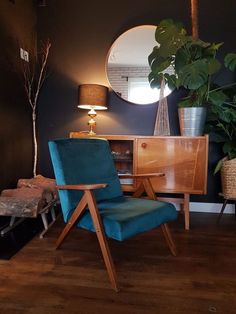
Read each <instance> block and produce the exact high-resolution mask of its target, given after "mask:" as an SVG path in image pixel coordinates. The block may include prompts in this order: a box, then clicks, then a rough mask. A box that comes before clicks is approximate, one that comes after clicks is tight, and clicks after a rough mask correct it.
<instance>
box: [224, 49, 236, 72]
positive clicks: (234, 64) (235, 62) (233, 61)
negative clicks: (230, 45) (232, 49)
mask: <svg viewBox="0 0 236 314" xmlns="http://www.w3.org/2000/svg"><path fill="white" fill-rule="evenodd" d="M224 62H225V66H226V68H228V69H229V70H230V71H234V70H235V68H236V53H228V54H227V55H226V57H225V59H224Z"/></svg>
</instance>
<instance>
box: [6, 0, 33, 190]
mask: <svg viewBox="0 0 236 314" xmlns="http://www.w3.org/2000/svg"><path fill="white" fill-rule="evenodd" d="M35 24H36V12H35V7H34V5H33V3H32V2H31V1H15V3H13V2H10V1H8V0H6V1H0V42H1V54H0V148H1V154H0V156H1V157H0V191H1V190H2V189H6V188H13V187H15V186H16V183H17V180H18V179H19V178H24V177H30V176H32V167H33V165H32V159H33V158H32V156H33V148H32V126H31V108H30V105H29V103H28V102H27V99H26V97H25V91H24V82H23V75H22V73H21V72H20V71H19V64H20V57H19V55H20V46H21V47H22V45H24V47H23V48H25V49H26V47H27V49H28V48H32V38H34V39H35V34H36V29H35ZM33 42H35V40H34V41H33Z"/></svg>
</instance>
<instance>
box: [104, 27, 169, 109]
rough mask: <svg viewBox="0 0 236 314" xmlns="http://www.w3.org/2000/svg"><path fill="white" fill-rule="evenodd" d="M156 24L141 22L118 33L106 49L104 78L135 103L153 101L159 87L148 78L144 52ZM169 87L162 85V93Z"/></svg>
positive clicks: (149, 49)
mask: <svg viewBox="0 0 236 314" xmlns="http://www.w3.org/2000/svg"><path fill="white" fill-rule="evenodd" d="M155 31H156V26H154V25H141V26H137V27H134V28H131V29H130V30H128V31H126V32H125V33H123V34H122V35H120V36H119V37H118V38H117V39H116V40H115V42H114V43H113V45H112V47H111V49H110V50H109V53H108V57H107V64H106V72H107V78H108V81H109V83H110V86H111V88H112V89H113V91H114V92H115V93H116V94H117V95H119V96H120V97H121V98H122V99H124V100H126V101H129V102H131V103H135V104H139V105H147V104H151V103H154V102H157V101H158V100H159V97H160V90H159V89H157V88H154V89H152V88H151V87H150V85H149V82H148V75H149V73H150V67H149V64H148V56H149V54H150V53H151V52H152V50H153V47H154V46H156V45H157V42H156V41H155ZM170 93H171V90H170V89H169V88H168V87H167V86H166V87H165V91H164V95H165V96H167V95H169V94H170Z"/></svg>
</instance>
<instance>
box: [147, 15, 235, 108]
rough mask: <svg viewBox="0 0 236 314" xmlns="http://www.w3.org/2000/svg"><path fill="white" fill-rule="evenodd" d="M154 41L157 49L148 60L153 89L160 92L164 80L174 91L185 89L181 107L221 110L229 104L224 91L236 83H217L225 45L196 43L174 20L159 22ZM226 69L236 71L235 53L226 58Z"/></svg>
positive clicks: (199, 40) (196, 40) (198, 41)
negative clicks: (220, 57)
mask: <svg viewBox="0 0 236 314" xmlns="http://www.w3.org/2000/svg"><path fill="white" fill-rule="evenodd" d="M155 37H156V41H157V45H156V46H155V47H154V48H153V51H152V52H151V54H150V55H149V58H148V61H149V65H150V68H151V73H150V74H149V82H150V85H151V87H153V88H154V87H157V88H160V86H161V82H162V80H163V79H164V81H165V83H166V84H167V85H168V87H169V88H171V89H175V88H176V89H179V88H184V89H185V90H186V93H187V96H186V97H185V98H183V99H182V100H181V101H180V103H179V107H209V105H211V104H213V105H219V106H220V105H222V104H224V103H225V102H227V101H228V97H229V96H228V95H227V93H225V90H226V89H228V88H230V87H232V86H233V85H235V84H236V83H232V84H229V85H226V86H218V85H217V84H215V83H214V80H215V78H216V74H218V73H219V71H220V70H221V68H222V64H221V62H220V61H219V60H218V58H217V54H218V51H219V49H220V47H221V46H222V45H223V43H208V42H205V41H202V40H201V39H194V38H193V37H192V36H190V35H188V34H187V31H186V29H185V28H184V27H183V25H182V24H181V23H179V22H174V21H173V20H171V19H168V20H163V21H161V22H160V24H159V25H158V26H157V28H156V33H155ZM224 67H225V68H227V69H229V70H231V71H234V69H235V68H236V54H235V53H229V54H227V55H226V56H225V58H224ZM170 68H171V71H169V69H170Z"/></svg>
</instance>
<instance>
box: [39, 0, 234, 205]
mask: <svg viewBox="0 0 236 314" xmlns="http://www.w3.org/2000/svg"><path fill="white" fill-rule="evenodd" d="M163 18H173V19H175V20H179V21H181V22H182V23H184V25H185V26H186V27H187V29H188V30H189V31H191V22H190V1H186V0H178V1H165V0H159V1H158V0H155V1H134V0H132V1H129V0H128V1H124V0H122V1H118V2H117V1H116V2H114V3H112V2H111V1H105V0H102V1H96V2H95V1H94V2H90V1H89V2H84V1H83V3H81V1H76V0H71V1H66V0H57V1H56V0H54V1H48V6H47V7H40V8H39V10H38V32H39V37H40V38H42V39H45V38H48V37H49V38H50V39H51V41H52V53H51V57H50V67H51V76H50V77H49V79H48V81H47V82H46V85H45V86H44V89H43V93H42V95H41V98H40V110H39V128H40V130H39V131H40V134H39V135H40V165H41V173H42V174H44V175H46V176H52V169H51V164H50V159H49V154H48V148H47V142H48V140H49V139H53V138H58V137H68V135H69V132H70V131H81V130H86V129H87V116H86V112H85V111H83V110H79V109H78V108H77V88H78V85H79V84H83V83H97V84H104V85H107V86H108V81H107V78H106V73H105V63H106V57H107V53H108V50H109V48H110V46H111V44H112V42H113V41H114V40H115V39H116V38H117V36H118V35H120V34H121V33H122V32H124V31H126V30H127V29H129V28H132V27H134V26H137V25H142V24H158V22H159V21H160V20H162V19H163ZM235 18H236V4H235V1H233V0H232V1H227V2H222V1H220V0H216V1H214V5H213V2H212V1H204V0H202V1H199V28H200V30H199V31H200V37H201V38H202V39H203V40H206V41H207V40H209V41H215V42H221V41H223V42H225V45H224V49H225V51H236V41H235V33H236V23H235ZM224 49H223V50H224ZM219 79H220V80H221V81H222V82H223V81H226V80H230V79H231V77H226V76H224V75H223V74H222V76H221V77H220V78H219ZM180 94H181V93H180V92H174V93H172V94H171V95H170V96H169V97H168V105H169V115H170V125H171V132H172V134H173V135H177V134H179V127H178V117H177V102H178V100H179V98H180V96H181V95H180ZM156 110H157V107H156V105H148V106H138V105H134V104H129V103H128V102H125V101H123V100H121V99H120V98H119V97H118V96H116V95H115V94H114V93H113V92H112V91H110V93H109V111H107V112H99V115H98V117H97V119H96V120H97V133H100V134H138V135H152V134H153V128H154V121H155V116H156ZM219 151H220V150H219V148H218V147H216V146H215V145H210V148H209V153H210V158H209V184H208V195H207V196H194V197H193V200H197V201H216V200H217V193H218V192H219V191H220V181H219V177H217V176H216V177H213V175H212V169H213V168H214V165H215V162H216V160H217V159H218V158H219Z"/></svg>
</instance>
